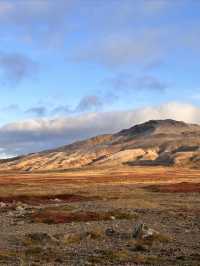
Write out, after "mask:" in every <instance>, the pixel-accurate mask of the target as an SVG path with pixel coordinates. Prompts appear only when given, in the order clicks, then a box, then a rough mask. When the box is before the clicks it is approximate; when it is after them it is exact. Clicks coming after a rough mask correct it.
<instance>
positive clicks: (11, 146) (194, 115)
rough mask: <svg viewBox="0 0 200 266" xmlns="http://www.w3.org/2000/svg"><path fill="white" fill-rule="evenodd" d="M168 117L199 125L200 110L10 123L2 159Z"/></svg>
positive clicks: (2, 135)
mask: <svg viewBox="0 0 200 266" xmlns="http://www.w3.org/2000/svg"><path fill="white" fill-rule="evenodd" d="M167 118H171V119H175V120H182V121H185V122H189V123H200V108H199V107H196V106H193V105H191V104H185V103H177V102H170V103H166V104H163V105H161V106H157V107H155V106H153V107H152V106H149V107H145V108H140V109H135V110H130V111H113V112H94V113H88V114H84V115H80V116H68V117H60V118H55V119H39V118H38V119H31V120H26V121H22V122H16V123H10V124H7V125H4V126H3V127H1V128H0V151H1V157H8V156H12V155H18V154H24V153H30V152H36V151H39V150H43V149H49V148H53V147H57V146H59V145H64V144H68V143H71V142H73V141H76V140H80V139H85V138H88V137H92V136H95V135H99V134H105V133H114V132H117V131H119V130H121V129H124V128H129V127H131V126H133V125H135V124H137V123H142V122H145V121H147V120H150V119H167Z"/></svg>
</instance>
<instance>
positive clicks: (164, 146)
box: [0, 119, 200, 171]
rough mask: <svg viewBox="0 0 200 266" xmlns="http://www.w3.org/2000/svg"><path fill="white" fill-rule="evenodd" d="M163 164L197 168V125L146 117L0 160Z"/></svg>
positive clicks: (9, 165)
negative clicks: (119, 127)
mask: <svg viewBox="0 0 200 266" xmlns="http://www.w3.org/2000/svg"><path fill="white" fill-rule="evenodd" d="M123 164H125V165H167V166H174V165H175V166H181V167H191V168H200V125H195V124H187V123H184V122H180V121H175V120H171V119H166V120H150V121H148V122H145V123H143V124H139V125H136V126H133V127H131V128H129V129H124V130H122V131H120V132H118V133H116V134H110V135H109V134H107V135H100V136H96V137H93V138H90V139H87V140H84V141H78V142H75V143H73V144H70V145H66V146H63V147H60V148H57V149H53V150H48V151H44V152H39V153H34V154H29V155H26V156H20V157H16V158H12V159H6V160H1V161H0V170H11V169H12V170H23V171H35V170H50V169H72V168H80V167H84V166H94V167H96V166H105V167H111V166H120V165H123Z"/></svg>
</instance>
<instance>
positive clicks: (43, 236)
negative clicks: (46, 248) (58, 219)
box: [27, 233, 51, 243]
mask: <svg viewBox="0 0 200 266" xmlns="http://www.w3.org/2000/svg"><path fill="white" fill-rule="evenodd" d="M27 237H28V238H29V239H31V240H32V241H36V242H40V243H44V242H48V241H50V240H51V237H50V236H49V235H48V234H47V233H31V234H28V235H27Z"/></svg>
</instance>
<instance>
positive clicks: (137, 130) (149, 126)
mask: <svg viewBox="0 0 200 266" xmlns="http://www.w3.org/2000/svg"><path fill="white" fill-rule="evenodd" d="M187 127H188V124H186V123H185V122H182V121H176V120H173V119H163V120H149V121H147V122H144V123H141V124H138V125H135V126H133V127H131V128H129V129H124V130H122V131H120V132H119V133H118V134H120V135H129V134H131V135H134V134H136V135H137V134H146V133H151V132H153V131H155V130H156V129H158V128H169V129H170V128H187Z"/></svg>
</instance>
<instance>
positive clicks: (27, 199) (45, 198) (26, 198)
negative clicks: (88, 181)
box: [0, 194, 98, 204]
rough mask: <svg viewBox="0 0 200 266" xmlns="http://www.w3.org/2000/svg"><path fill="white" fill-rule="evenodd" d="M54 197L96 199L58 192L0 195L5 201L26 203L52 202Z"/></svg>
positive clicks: (59, 198) (83, 199)
mask: <svg viewBox="0 0 200 266" xmlns="http://www.w3.org/2000/svg"><path fill="white" fill-rule="evenodd" d="M56 199H58V200H61V201H64V202H76V201H89V200H95V199H98V197H87V196H81V195H76V194H58V195H42V196H37V195H33V196H32V195H31V196H30V195H18V196H10V197H0V201H3V202H6V203H12V202H23V203H26V204H42V203H53V202H54V201H55V200H56Z"/></svg>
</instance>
